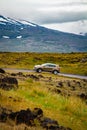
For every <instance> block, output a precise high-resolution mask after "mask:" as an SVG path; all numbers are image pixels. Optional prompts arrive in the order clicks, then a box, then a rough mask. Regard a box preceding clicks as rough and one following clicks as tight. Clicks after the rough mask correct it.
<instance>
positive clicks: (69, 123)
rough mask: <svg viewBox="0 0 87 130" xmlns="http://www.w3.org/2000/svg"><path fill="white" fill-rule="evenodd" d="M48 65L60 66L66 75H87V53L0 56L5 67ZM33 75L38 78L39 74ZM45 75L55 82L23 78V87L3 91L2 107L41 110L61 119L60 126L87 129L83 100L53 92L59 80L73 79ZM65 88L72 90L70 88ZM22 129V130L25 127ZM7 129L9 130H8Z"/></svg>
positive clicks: (21, 80)
mask: <svg viewBox="0 0 87 130" xmlns="http://www.w3.org/2000/svg"><path fill="white" fill-rule="evenodd" d="M45 62H51V63H56V64H59V65H60V67H61V72H62V73H72V74H80V75H87V53H70V54H56V53H27V52H26V53H8V52H4V53H0V67H1V68H26V69H32V68H33V67H34V65H36V64H42V63H45ZM11 73H12V72H11ZM24 74H25V73H24ZM29 74H30V73H29ZM33 74H35V75H37V74H36V73H33ZM42 75H43V76H44V77H52V78H53V79H54V82H53V83H52V82H50V81H48V80H47V79H43V81H42V80H39V81H38V80H37V81H35V80H34V79H32V78H27V79H21V78H20V79H18V83H19V88H18V89H17V90H11V91H4V90H2V89H0V96H1V97H0V105H1V106H3V107H6V108H8V109H12V110H13V111H19V110H21V109H26V108H30V109H33V108H35V107H40V108H42V110H43V111H44V115H45V116H47V117H50V118H52V119H55V120H57V121H58V122H59V124H60V125H63V126H65V127H70V128H72V130H87V104H86V103H85V102H84V101H83V100H81V99H80V98H79V97H76V96H73V95H72V96H70V97H67V96H62V95H59V94H57V93H55V92H53V91H52V89H53V88H52V87H54V84H55V81H57V80H61V81H62V80H69V79H71V78H67V77H66V78H65V77H61V76H60V77H57V76H56V75H52V74H49V73H42ZM74 80H76V79H74ZM51 83H52V84H53V86H51ZM81 84H82V83H81ZM75 87H78V86H75ZM65 89H66V91H68V88H67V86H66V87H65ZM77 90H78V89H77ZM5 127H8V126H3V124H2V128H5ZM18 127H19V129H20V130H22V128H24V127H21V126H18ZM9 129H10V128H9ZM14 129H15V130H17V129H18V128H16V126H14ZM28 129H29V128H28ZM30 129H31V128H30ZM33 129H34V128H32V130H33ZM39 129H40V128H38V130H39ZM1 130H4V129H1ZM6 130H8V129H7V128H6Z"/></svg>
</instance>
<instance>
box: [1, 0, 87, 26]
mask: <svg viewBox="0 0 87 130" xmlns="http://www.w3.org/2000/svg"><path fill="white" fill-rule="evenodd" d="M0 14H1V15H5V16H9V17H12V18H17V19H25V20H29V21H31V22H34V23H37V24H40V25H47V24H48V25H53V24H55V25H57V24H62V23H63V24H65V23H68V22H69V23H70V22H76V21H79V20H87V0H0Z"/></svg>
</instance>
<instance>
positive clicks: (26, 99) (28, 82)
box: [0, 71, 87, 130]
mask: <svg viewBox="0 0 87 130" xmlns="http://www.w3.org/2000/svg"><path fill="white" fill-rule="evenodd" d="M86 92H87V81H86V80H79V79H73V78H71V79H70V78H64V77H59V76H56V75H52V74H49V73H48V74H47V73H43V74H36V73H20V72H19V73H15V71H13V72H10V73H9V72H5V73H3V74H2V73H0V96H1V98H0V128H1V130H8V129H9V130H13V128H14V129H15V130H18V129H20V130H24V129H27V130H54V129H55V130H77V129H79V130H83V129H84V130H86V129H87V118H86V117H87V104H86V101H87V93H86Z"/></svg>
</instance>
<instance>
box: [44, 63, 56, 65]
mask: <svg viewBox="0 0 87 130" xmlns="http://www.w3.org/2000/svg"><path fill="white" fill-rule="evenodd" d="M42 65H56V64H53V63H44V64H42Z"/></svg>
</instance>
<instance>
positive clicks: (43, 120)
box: [0, 107, 71, 130]
mask: <svg viewBox="0 0 87 130" xmlns="http://www.w3.org/2000/svg"><path fill="white" fill-rule="evenodd" d="M0 110H1V112H0V122H7V120H8V119H10V120H13V121H14V122H15V123H16V125H19V124H25V125H27V126H29V127H30V126H34V127H36V128H37V124H35V122H34V121H35V120H37V122H38V123H39V124H40V126H41V127H42V128H43V129H45V130H71V129H70V128H65V127H63V126H59V124H58V122H57V121H56V120H52V119H50V118H48V117H44V116H43V110H42V109H41V108H34V110H33V111H31V110H30V109H29V108H28V109H26V110H20V111H17V112H12V111H9V112H10V113H7V112H5V110H6V109H5V108H2V107H0ZM6 111H7V110H6Z"/></svg>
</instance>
